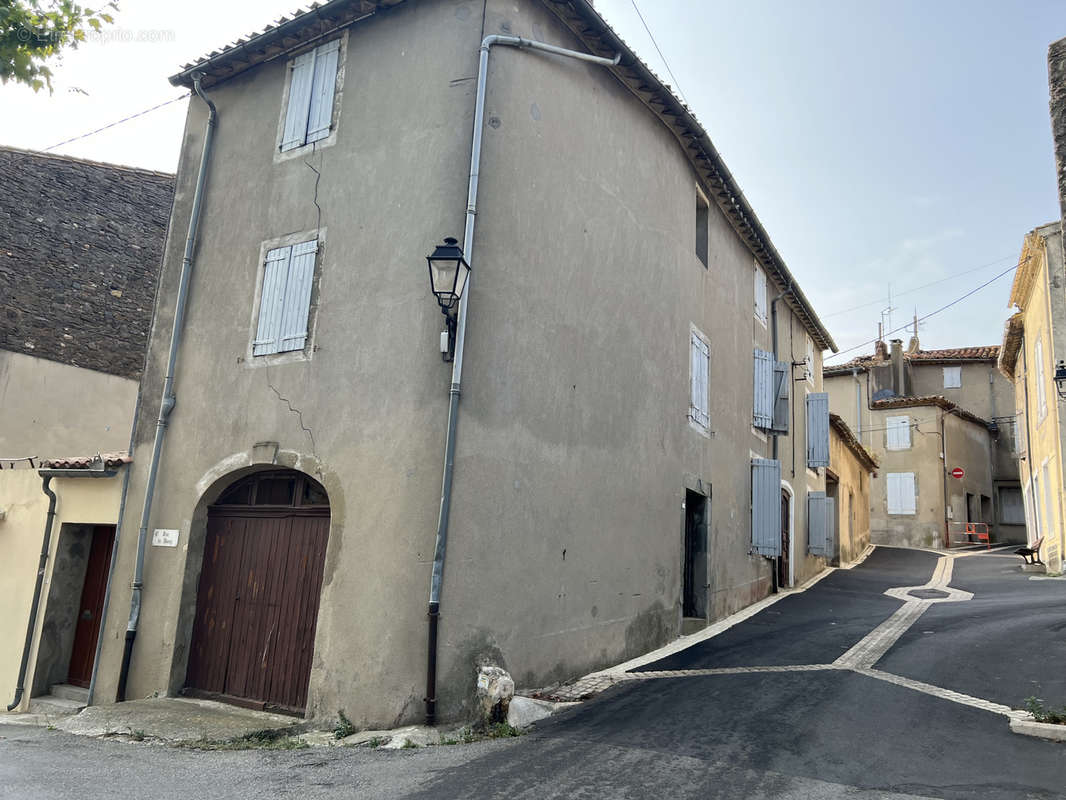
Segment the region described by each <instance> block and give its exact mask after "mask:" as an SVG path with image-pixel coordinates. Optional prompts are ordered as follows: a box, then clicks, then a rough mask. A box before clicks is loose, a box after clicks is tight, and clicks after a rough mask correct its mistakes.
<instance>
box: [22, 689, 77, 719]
mask: <svg viewBox="0 0 1066 800" xmlns="http://www.w3.org/2000/svg"><path fill="white" fill-rule="evenodd" d="M83 708H85V703H82V702H79V701H77V700H67V699H66V698H64V697H53V696H52V695H50V694H45V695H41V696H40V697H34V698H33V699H31V700H30V708H29V712H30V713H31V714H43V715H44V716H46V717H72V716H74V715H75V714H77V713H78V712H79V711H81V710H82V709H83Z"/></svg>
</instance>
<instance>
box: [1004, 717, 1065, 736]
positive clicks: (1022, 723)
mask: <svg viewBox="0 0 1066 800" xmlns="http://www.w3.org/2000/svg"><path fill="white" fill-rule="evenodd" d="M1010 729H1011V733H1018V734H1021V735H1022V736H1035V737H1036V738H1037V739H1048V740H1050V741H1053V742H1066V725H1054V724H1052V723H1050V722H1037V721H1036V720H1034V719H1033V718H1032V717H1029V716H1028V715H1026V716H1025V717H1015V718H1013V719H1011V721H1010Z"/></svg>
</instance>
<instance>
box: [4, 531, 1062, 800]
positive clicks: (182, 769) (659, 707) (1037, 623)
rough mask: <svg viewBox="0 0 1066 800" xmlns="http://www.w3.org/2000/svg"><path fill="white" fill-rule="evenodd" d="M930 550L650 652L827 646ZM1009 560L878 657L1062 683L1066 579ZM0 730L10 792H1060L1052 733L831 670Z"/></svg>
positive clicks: (709, 657) (816, 659)
mask: <svg viewBox="0 0 1066 800" xmlns="http://www.w3.org/2000/svg"><path fill="white" fill-rule="evenodd" d="M935 564H936V556H934V555H931V554H927V553H922V552H916V551H904V550H892V549H884V548H882V549H878V550H877V551H875V553H874V555H873V556H872V557H871V558H870V559H868V560H867V562H866V563H864V564H863V565H862V566H860V567H858V568H856V569H854V570H849V571H838V572H834V573H833V574H832V575H830V576H829V577H827V578H826V579H824V580H822V581H821V582H819V583H818V584H816V585H815V586H814V587H813V588H811V589H809V590H808V591H806V592H804V593H802V594H799V595H794V596H790V597H787V598H785V599H783V600H782V601H780V602H778V603H776V604H774V605H772V606H770V607H769V608H767V609H765V610H764V611H762V612H761V613H760V614H758V615H756V616H754V617H752V618H751V619H749V620H747V621H745V622H743V623H741V624H739V625H737V626H735V627H734V628H732V629H730V630H729V631H727V632H726V633H725V634H723V635H721V636H719V637H716V638H715V639H711V640H708V641H707V642H705V643H703V644H702V645H699V646H698V647H695V648H691V649H690V650H689V651H685V652H684V653H682V654H677V655H676V656H672V657H671V658H670V659H664V660H662V661H661V662H659V663H657V664H655V665H653V668H654V669H656V670H662V669H677V668H688V669H690V668H707V667H708V666H713V667H718V666H733V667H743V666H758V665H780V664H828V663H830V662H832V661H833V660H834V659H836V658H837V657H838V656H840V655H841V654H842V652H844V651H845V650H847V649H848V648H849V647H851V646H852V645H853V644H855V643H856V642H857V641H859V640H860V639H862V638H863V636H865V634H866V633H869V632H870V631H871V630H872V629H874V628H876V627H877V626H878V625H879V624H880V623H881V622H883V621H884V620H885V619H886V618H887V617H889V616H890V615H891V614H892V613H893V611H894V610H895V609H897V608H899V607H900V605H901V604H900V602H899V601H896V600H891V599H889V598H886V597H884V596H883V595H882V594H881V593H882V592H883V591H884V589H886V588H890V587H894V586H913V585H920V584H923V583H925V582H926V581H927V580H929V578H930V576H931V574H932V572H933V568H934V566H935ZM1012 567H1013V563H1012V562H1011V561H1009V560H1007V559H1004V558H1002V557H999V556H971V557H967V558H961V559H957V560H956V562H955V572H954V578H953V580H952V582H951V585H952V586H953V587H956V588H961V589H965V590H966V591H970V592H973V593H974V599H973V600H970V601H966V602H962V603H942V604H935V605H932V606H931V607H930V608H929V609H928V610H927V611H926V612H925V613H924V614H923V615H922V616H921V617H920V618H918V620H917V622H916V623H915V624H914V626H913V627H912V628H911V629H910V630H909V631H908V632H907V633H905V634H904V635H903V636H902V637H901V638H900V639H899V640H898V641H897V642H896V644H895V645H894V646H893V647H892V648H891V649H890V650H889V651H888V652H887V654H886V655H885V656H884V657H883V658H882V659H881V660H880V662H878V664H877V669H879V670H888V671H891V672H894V673H896V674H898V675H905V676H908V677H913V678H916V679H918V680H921V681H924V682H927V683H933V684H935V685H941V686H946V687H948V688H955V689H958V690H960V691H965V692H967V693H968V694H972V695H974V696H977V697H983V698H987V699H992V700H998V701H999V702H1001V703H1006V704H1010V705H1015V706H1017V705H1020V700H1021V698H1023V697H1024V696H1026V695H1027V694H1032V693H1034V690H1033V688H1032V687H1034V686H1036V687H1037V688H1038V689H1039V691H1040V692H1043V693H1045V694H1047V695H1049V698H1048V699H1052V697H1054V695H1055V693H1058V697H1057V699H1056V702H1058V703H1063V702H1066V694H1064V692H1066V686H1064V685H1063V680H1064V679H1063V677H1062V676H1063V673H1064V672H1066V666H1064V665H1066V659H1064V658H1063V655H1064V654H1063V653H1062V651H1061V649H1060V648H1061V643H1062V638H1063V635H1062V632H1063V628H1064V626H1066V581H1029V580H1028V579H1027V577H1028V576H1022V575H1021V574H1020V573H1018V572H1017V570H1016V569H1012ZM771 611H772V612H774V613H772V614H770V613H768V612H771ZM864 629H865V630H864ZM926 631H932V633H926ZM1056 636H1057V637H1058V638H1055V637H1056ZM671 665H673V666H671ZM952 682H954V683H952ZM1019 695H1020V696H1019ZM0 737H2V738H0V797H4V798H6V797H13V798H14V797H17V798H20V799H21V798H34V799H36V798H41V800H52V799H53V798H54V799H55V800H59V799H60V798H62V800H67V799H68V798H77V800H93V798H98V797H99V798H108V800H123V799H124V798H138V800H142V799H143V798H160V800H166V799H167V798H179V797H180V798H189V797H193V798H198V799H200V798H203V799H204V800H211V799H213V798H256V799H257V800H262V799H263V798H273V797H300V798H308V800H310V799H312V798H327V797H328V798H348V797H361V798H362V797H366V798H377V797H389V798H393V797H395V798H427V799H428V798H601V797H602V798H658V797H668V798H689V797H691V798H697V797H698V798H849V799H850V798H905V797H936V798H1050V797H1066V745H1064V744H1060V743H1051V742H1045V741H1042V740H1037V739H1031V738H1028V737H1022V736H1018V735H1015V734H1012V733H1010V731H1009V729H1008V726H1007V721H1006V718H1005V717H1003V716H1002V715H1000V714H996V713H991V712H988V711H982V710H979V709H976V708H972V707H970V706H967V705H962V704H959V703H956V702H952V701H950V700H947V699H943V698H940V697H936V696H931V695H929V694H927V693H923V692H918V691H914V690H912V689H910V688H906V687H903V686H897V685H894V684H892V683H888V682H885V681H883V680H878V679H875V678H871V677H867V676H866V675H864V674H857V673H855V672H853V671H849V670H842V669H820V670H813V671H803V672H754V673H743V674H715V675H701V676H697V677H664V678H646V679H642V680H634V681H631V682H626V683H624V684H622V685H620V686H618V687H616V688H614V689H612V690H610V691H608V692H605V693H604V694H602V695H600V696H599V697H597V698H595V699H593V700H591V701H589V702H587V703H585V704H583V705H582V706H580V707H577V708H575V709H573V710H570V711H568V712H566V713H564V714H560V715H557V716H556V717H553V718H551V719H550V720H547V721H545V722H544V723H542V724H540V725H539V726H537V727H536V728H535V729H534V730H533V732H531V733H529V734H527V735H525V736H523V737H521V738H519V739H512V740H506V741H496V742H484V743H478V744H475V745H467V746H455V747H433V748H424V749H419V750H408V751H402V750H401V751H391V752H382V751H369V750H348V749H344V750H338V749H333V750H325V749H314V750H302V751H288V752H221V753H219V752H206V753H205V752H195V751H188V750H178V749H172V748H169V747H164V746H159V745H148V744H143V743H142V744H134V743H123V742H115V741H101V740H92V739H83V738H77V737H71V736H68V735H66V734H62V733H59V732H57V731H47V730H43V729H38V728H24V727H14V726H0Z"/></svg>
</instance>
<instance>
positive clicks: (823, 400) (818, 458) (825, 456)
mask: <svg viewBox="0 0 1066 800" xmlns="http://www.w3.org/2000/svg"><path fill="white" fill-rule="evenodd" d="M807 466H808V467H810V468H811V469H817V468H818V467H828V466H829V395H828V394H827V393H826V392H814V393H811V394H809V395H807Z"/></svg>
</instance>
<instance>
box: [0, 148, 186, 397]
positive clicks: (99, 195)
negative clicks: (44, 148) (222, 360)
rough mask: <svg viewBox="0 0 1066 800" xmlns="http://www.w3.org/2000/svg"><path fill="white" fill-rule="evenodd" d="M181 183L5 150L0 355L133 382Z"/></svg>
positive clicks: (0, 176)
mask: <svg viewBox="0 0 1066 800" xmlns="http://www.w3.org/2000/svg"><path fill="white" fill-rule="evenodd" d="M173 194H174V176H173V175H167V174H164V173H160V172H150V171H148V170H142V169H134V168H132V167H121V166H117V165H114V164H101V163H98V162H95V161H83V160H80V159H75V158H68V157H66V156H54V155H49V154H46V153H37V152H33V151H27V150H17V149H14V148H2V147H0V286H3V287H4V293H3V303H2V306H0V350H9V351H13V352H17V353H26V354H28V355H32V356H38V357H40V358H47V359H49V360H52V361H60V362H62V363H64V364H72V365H74V366H78V367H86V368H87V369H93V370H98V371H100V372H106V373H108V374H111V375H119V376H121V377H124V378H136V377H138V376H139V375H140V372H141V369H142V367H143V363H144V351H145V347H146V346H147V343H148V329H149V326H150V324H151V320H152V307H153V303H154V300H155V286H156V280H157V278H158V272H159V263H160V259H161V257H162V253H163V241H164V239H165V238H166V231H167V222H168V220H169V217H170V205H171V200H172V198H173Z"/></svg>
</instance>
